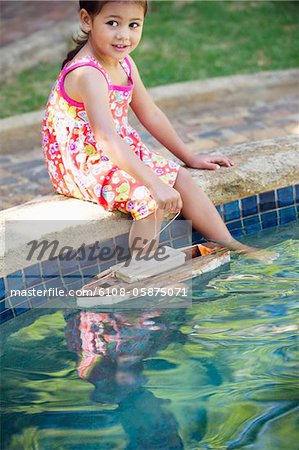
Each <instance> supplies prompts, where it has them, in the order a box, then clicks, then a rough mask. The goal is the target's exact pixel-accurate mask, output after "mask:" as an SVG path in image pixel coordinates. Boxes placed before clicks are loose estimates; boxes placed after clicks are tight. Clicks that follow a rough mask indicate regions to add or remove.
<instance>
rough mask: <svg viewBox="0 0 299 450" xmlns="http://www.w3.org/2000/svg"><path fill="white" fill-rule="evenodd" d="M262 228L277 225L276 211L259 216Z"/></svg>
mask: <svg viewBox="0 0 299 450" xmlns="http://www.w3.org/2000/svg"><path fill="white" fill-rule="evenodd" d="M261 220H262V227H263V228H268V227H275V226H276V225H277V224H278V216H277V211H270V212H265V213H263V214H261Z"/></svg>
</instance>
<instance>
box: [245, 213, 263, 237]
mask: <svg viewBox="0 0 299 450" xmlns="http://www.w3.org/2000/svg"><path fill="white" fill-rule="evenodd" d="M243 222H244V228H245V232H246V234H251V233H256V232H258V231H260V230H261V228H262V227H261V223H260V220H259V216H258V215H256V216H252V217H247V218H245V219H244V220H243Z"/></svg>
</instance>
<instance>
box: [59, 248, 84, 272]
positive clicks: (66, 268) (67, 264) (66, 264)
mask: <svg viewBox="0 0 299 450" xmlns="http://www.w3.org/2000/svg"><path fill="white" fill-rule="evenodd" d="M72 255H73V256H72V257H71V259H70V260H69V261H67V260H65V259H63V258H59V261H58V264H59V266H60V271H61V274H62V275H66V274H69V273H71V272H74V271H75V270H79V264H78V261H77V259H76V255H77V253H76V251H74V252H73V253H72Z"/></svg>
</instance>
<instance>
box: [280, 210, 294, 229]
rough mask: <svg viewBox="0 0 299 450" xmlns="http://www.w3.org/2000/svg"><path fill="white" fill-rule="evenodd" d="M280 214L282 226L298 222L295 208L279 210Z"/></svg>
mask: <svg viewBox="0 0 299 450" xmlns="http://www.w3.org/2000/svg"><path fill="white" fill-rule="evenodd" d="M278 214H279V221H280V223H281V225H283V224H285V223H288V222H292V221H293V220H296V208H295V207H294V206H291V207H289V208H282V209H279V210H278Z"/></svg>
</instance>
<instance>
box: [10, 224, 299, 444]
mask: <svg viewBox="0 0 299 450" xmlns="http://www.w3.org/2000/svg"><path fill="white" fill-rule="evenodd" d="M243 241H244V242H246V243H249V244H255V245H259V246H262V247H271V248H272V249H275V250H277V251H278V252H279V253H280V257H279V258H278V259H277V260H276V261H275V262H274V263H273V264H270V265H264V264H261V263H256V262H252V261H250V260H246V259H244V258H240V257H233V259H232V262H231V264H230V266H229V267H225V268H223V270H221V271H219V272H217V274H216V275H215V277H214V278H212V279H210V281H205V282H204V283H203V282H202V281H201V279H200V278H198V279H196V280H195V281H194V282H193V306H192V308H185V309H184V308H177V309H163V310H161V309H160V310H159V309H156V308H155V306H154V305H153V307H152V308H151V309H150V310H136V309H134V310H132V311H130V310H129V311H128V310H125V311H121V310H118V311H115V310H114V311H111V312H109V311H101V310H96V311H78V310H76V311H75V310H51V311H49V310H44V311H41V312H40V314H39V316H38V317H35V318H32V320H31V321H30V320H29V322H28V319H27V324H26V326H24V327H23V328H21V327H20V328H19V329H18V330H17V331H16V332H14V333H13V334H10V335H9V334H8V335H7V338H6V340H5V344H4V348H3V354H2V358H1V367H2V384H1V388H2V396H1V397H2V402H3V419H2V449H4V450H21V449H25V450H31V449H32V450H33V449H38V450H48V449H49V450H50V449H51V450H52V449H59V450H70V449H71V450H76V449H79V448H80V449H82V450H95V449H100V450H104V449H105V450H106V449H115V450H121V449H127V450H129V449H130V450H133V449H134V450H135V449H138V450H139V449H140V450H147V449H148V450H151V449H161V450H168V449H169V450H170V449H188V450H191V449H192V450H195V449H213V450H214V449H217V450H218V449H252V450H292V449H295V448H297V442H298V439H299V434H298V426H296V418H298V409H299V408H298V404H299V402H298V390H296V384H297V382H298V378H296V377H297V373H298V365H297V364H298V352H297V347H298V321H297V319H298V315H297V314H298V310H297V308H298V306H297V305H296V303H297V301H298V298H299V283H298V281H299V277H298V259H299V258H298V257H299V224H298V222H297V223H294V224H291V225H288V226H287V227H279V228H273V229H271V230H265V231H263V232H261V233H259V234H257V235H254V236H250V237H248V238H246V239H244V240H243ZM297 425H298V424H297Z"/></svg>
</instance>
